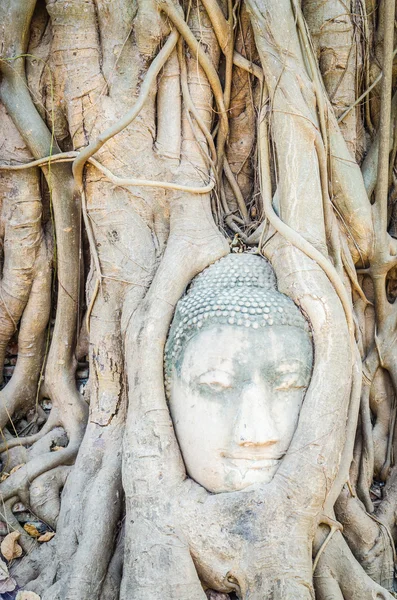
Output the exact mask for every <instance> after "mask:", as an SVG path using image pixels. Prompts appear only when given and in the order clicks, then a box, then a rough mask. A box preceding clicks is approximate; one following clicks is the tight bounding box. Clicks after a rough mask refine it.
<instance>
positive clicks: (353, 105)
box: [338, 48, 397, 123]
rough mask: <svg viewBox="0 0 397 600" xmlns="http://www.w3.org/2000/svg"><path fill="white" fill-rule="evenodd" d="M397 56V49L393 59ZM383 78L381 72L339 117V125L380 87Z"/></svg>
mask: <svg viewBox="0 0 397 600" xmlns="http://www.w3.org/2000/svg"><path fill="white" fill-rule="evenodd" d="M396 54H397V48H395V49H394V51H393V58H394V57H395V56H396ZM382 77H383V71H381V72H380V73H379V75H378V76H377V78H376V79H375V80H374V81H373V82H372V83H371V85H370V86H369V87H368V88H367V89H366V90H365V92H363V93H362V94H361V96H359V98H357V100H356V101H355V102H353V104H351V105H350V106H348V108H346V110H345V111H344V112H343V113H342V114H341V115H340V117H338V123H341V122H342V121H343V119H344V118H345V117H347V115H348V114H349V112H350V111H351V110H353V108H354V107H355V106H357V104H360V102H361V101H362V100H364V98H365V97H366V96H368V94H369V93H370V92H371V91H372V90H373V89H374V87H376V86H377V85H378V83H379V82H380V80H381V79H382Z"/></svg>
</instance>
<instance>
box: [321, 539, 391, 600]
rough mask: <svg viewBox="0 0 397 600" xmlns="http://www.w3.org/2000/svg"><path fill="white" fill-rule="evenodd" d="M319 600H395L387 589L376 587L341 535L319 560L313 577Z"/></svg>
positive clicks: (333, 540) (331, 542) (329, 545)
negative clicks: (375, 599)
mask: <svg viewBox="0 0 397 600" xmlns="http://www.w3.org/2000/svg"><path fill="white" fill-rule="evenodd" d="M314 585H315V589H316V598H317V596H318V600H330V598H332V599H333V600H339V599H342V598H348V599H349V600H373V599H374V598H380V599H383V600H392V599H393V597H392V596H391V594H390V593H389V592H387V591H386V590H385V588H383V587H381V586H380V585H378V584H377V583H375V582H374V581H373V580H372V579H370V577H369V576H368V575H367V574H366V573H365V572H364V571H363V570H362V568H361V566H360V565H359V563H358V562H357V561H356V559H355V558H354V556H353V554H352V553H351V551H350V550H349V548H348V546H347V544H346V542H345V541H344V539H343V537H342V535H341V533H340V532H337V533H336V534H335V535H334V536H333V538H332V539H331V540H330V543H329V544H328V546H327V548H326V549H325V550H324V552H323V554H322V556H321V557H320V560H319V564H318V567H317V570H316V573H315V575H314Z"/></svg>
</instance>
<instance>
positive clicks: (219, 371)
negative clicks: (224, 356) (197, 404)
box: [195, 369, 234, 379]
mask: <svg viewBox="0 0 397 600" xmlns="http://www.w3.org/2000/svg"><path fill="white" fill-rule="evenodd" d="M217 375H221V377H222V376H223V375H226V376H227V377H234V374H233V373H231V372H230V371H225V370H224V369H208V370H207V371H203V372H202V373H199V374H198V375H196V376H195V379H201V378H202V377H216V376H217Z"/></svg>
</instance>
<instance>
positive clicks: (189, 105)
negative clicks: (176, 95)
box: [178, 40, 217, 163]
mask: <svg viewBox="0 0 397 600" xmlns="http://www.w3.org/2000/svg"><path fill="white" fill-rule="evenodd" d="M178 59H179V67H180V70H181V88H182V94H183V101H184V103H185V105H186V109H187V111H188V112H190V113H191V114H192V115H193V117H194V119H195V121H196V123H197V125H198V126H199V128H200V129H201V131H202V132H203V134H204V136H205V139H206V140H207V143H208V146H209V149H210V151H211V156H212V161H213V162H214V163H216V161H217V156H216V149H215V144H214V140H213V137H212V135H211V132H210V130H209V129H208V127H207V126H206V124H205V122H204V120H203V119H202V117H201V115H200V113H199V112H198V110H197V108H196V107H195V105H194V103H193V100H192V97H191V95H190V91H189V85H188V77H187V69H186V61H185V57H184V55H183V45H182V41H181V40H179V41H178Z"/></svg>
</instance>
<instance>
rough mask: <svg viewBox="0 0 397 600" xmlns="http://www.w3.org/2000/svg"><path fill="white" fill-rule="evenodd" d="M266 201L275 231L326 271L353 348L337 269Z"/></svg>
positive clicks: (346, 299) (349, 312) (348, 308)
mask: <svg viewBox="0 0 397 600" xmlns="http://www.w3.org/2000/svg"><path fill="white" fill-rule="evenodd" d="M262 127H263V125H262V122H261V123H260V124H259V145H260V152H261V155H262V156H266V154H267V152H266V149H265V148H261V146H262V145H263V144H264V143H267V137H266V136H265V135H263V136H262V131H261V130H262ZM263 201H264V206H263V208H264V211H265V215H266V217H267V219H268V220H269V222H270V224H271V225H273V227H274V229H275V230H276V231H278V233H279V234H280V235H281V236H282V237H283V238H285V239H286V240H287V242H289V243H290V244H292V246H295V248H298V249H299V250H301V252H303V253H304V254H306V256H308V257H309V258H311V259H312V260H314V262H316V263H317V264H318V266H319V267H320V268H321V269H322V270H323V271H324V273H325V274H326V276H327V277H328V279H329V280H330V282H331V284H332V285H333V287H334V289H335V292H336V294H337V295H338V297H339V299H340V301H341V304H342V307H343V310H344V312H345V316H346V321H347V326H348V328H349V332H350V337H351V342H352V347H353V344H354V343H355V342H354V320H353V314H352V308H351V304H350V299H349V297H348V294H347V291H346V288H345V286H344V284H343V282H342V281H341V279H340V277H339V275H338V273H337V271H336V269H335V267H334V266H333V265H332V264H331V263H330V261H329V260H328V259H327V258H326V257H325V256H324V255H323V254H321V252H319V250H317V248H315V247H314V246H313V245H312V244H310V242H308V241H307V240H306V239H305V238H304V237H303V236H301V235H300V234H299V233H298V232H297V231H295V230H294V229H292V228H291V227H289V226H288V225H287V224H286V223H284V221H282V220H281V219H280V217H279V216H278V215H277V214H276V212H275V211H274V208H273V204H272V199H271V197H270V196H268V195H267V194H266V196H264V197H263Z"/></svg>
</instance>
